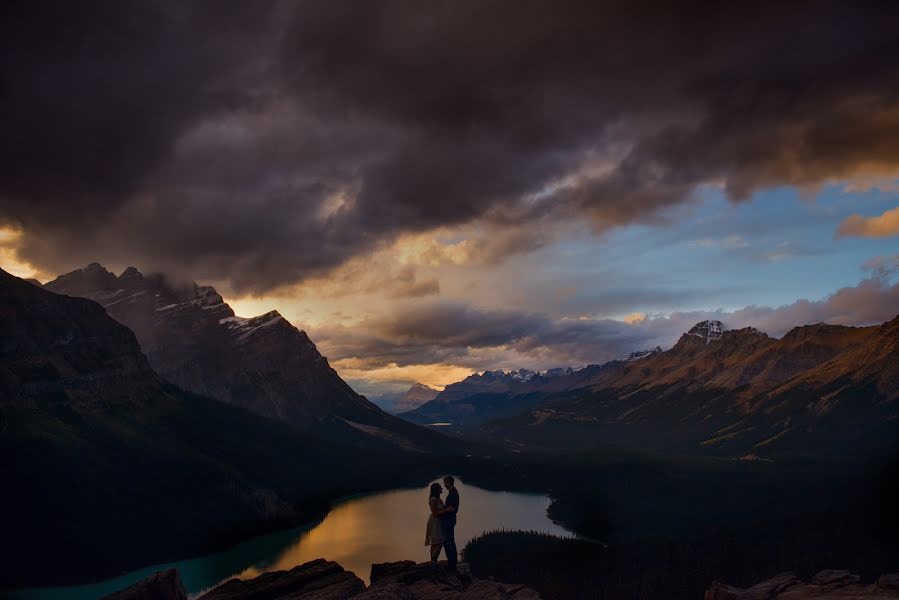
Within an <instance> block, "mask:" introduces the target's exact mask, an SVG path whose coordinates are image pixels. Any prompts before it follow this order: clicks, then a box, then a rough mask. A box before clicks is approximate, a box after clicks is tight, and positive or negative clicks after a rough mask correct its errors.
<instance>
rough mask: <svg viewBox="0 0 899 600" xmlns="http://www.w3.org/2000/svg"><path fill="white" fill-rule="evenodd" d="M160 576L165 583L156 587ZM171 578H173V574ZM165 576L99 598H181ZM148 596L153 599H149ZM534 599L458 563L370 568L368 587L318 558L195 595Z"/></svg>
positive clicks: (313, 599)
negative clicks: (449, 567)
mask: <svg viewBox="0 0 899 600" xmlns="http://www.w3.org/2000/svg"><path fill="white" fill-rule="evenodd" d="M162 575H166V580H167V581H168V583H169V584H170V585H168V586H167V588H166V589H168V588H171V589H172V590H174V591H173V592H172V593H171V594H167V593H165V591H164V590H163V589H162V588H161V587H160V586H159V585H158V580H159V579H160V576H162ZM175 577H176V578H177V575H175ZM170 579H171V572H166V573H157V574H155V575H152V576H151V577H149V578H147V579H145V580H143V581H141V582H139V583H137V584H135V585H133V586H131V587H130V588H127V589H126V590H123V591H122V592H117V593H115V594H111V595H109V596H107V597H106V598H104V599H103V600H131V599H132V598H134V599H137V598H153V600H182V598H183V596H181V595H178V590H180V589H183V586H180V580H178V581H177V582H176V583H177V584H179V585H171V581H169V580H170ZM141 591H145V592H146V594H145V595H140V592H141ZM150 594H154V595H150ZM348 598H352V599H354V600H540V596H539V595H538V594H537V592H535V591H534V590H532V589H530V588H527V587H525V586H522V585H513V584H506V583H499V582H496V581H485V580H481V579H475V578H473V577H472V576H471V573H470V571H469V570H468V565H466V564H465V563H462V564H460V565H459V570H458V572H457V573H454V574H449V573H447V572H446V571H445V569H444V568H443V565H441V567H440V568H439V569H438V570H437V571H436V573H435V571H434V569H433V567H432V566H431V565H430V564H427V563H422V564H415V563H414V562H412V561H404V562H396V563H383V564H375V565H372V567H371V586H369V587H368V588H366V587H365V584H364V583H363V582H362V580H361V579H359V578H358V577H357V576H356V575H355V574H353V573H351V572H349V571H345V570H344V569H343V567H341V566H340V565H339V564H337V563H336V562H332V561H326V560H325V559H323V558H319V559H317V560H313V561H311V562H308V563H305V564H302V565H299V566H298V567H294V568H293V569H291V570H289V571H275V572H271V573H264V574H262V575H260V576H259V577H256V578H254V579H248V580H240V579H232V580H230V581H227V582H225V583H223V584H222V585H220V586H218V587H217V588H215V589H213V590H212V591H210V592H208V593H206V594H204V595H203V596H200V600H238V599H240V600H263V599H264V600H299V599H303V600H347V599H348Z"/></svg>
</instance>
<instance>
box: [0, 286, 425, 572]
mask: <svg viewBox="0 0 899 600" xmlns="http://www.w3.org/2000/svg"><path fill="white" fill-rule="evenodd" d="M0 331H2V332H3V335H2V337H0V480H2V482H3V493H2V494H0V513H2V514H4V515H7V516H8V517H9V518H7V519H6V520H5V521H4V529H3V543H2V544H0V562H2V564H3V565H4V569H2V570H0V589H5V588H6V587H7V586H20V585H27V584H49V583H64V582H70V581H79V580H80V581H85V580H89V579H91V578H97V577H101V576H105V575H110V574H114V573H119V572H122V571H123V570H127V569H133V568H135V567H138V566H142V565H145V564H152V563H159V562H165V561H168V560H172V559H175V558H180V557H184V556H189V555H192V554H198V553H202V552H208V551H211V550H214V549H217V548H219V547H221V546H223V545H225V544H228V543H230V542H234V541H236V540H238V539H240V538H243V537H248V536H250V535H252V534H254V533H259V532H260V531H263V530H270V529H273V528H283V527H286V526H293V525H295V524H297V523H300V522H308V521H309V520H311V519H314V518H315V517H317V516H319V515H321V514H322V512H323V511H324V510H326V509H327V508H328V506H329V504H330V502H331V501H332V500H333V499H334V498H336V497H338V496H341V495H344V494H349V493H356V492H360V491H364V490H370V489H378V488H379V487H382V486H389V485H391V481H392V480H393V481H394V482H396V483H400V482H403V481H402V480H403V478H414V477H416V473H417V471H416V470H415V468H416V467H415V465H417V464H419V462H418V461H419V460H420V459H418V458H417V456H418V455H416V454H413V453H400V452H391V453H389V454H387V453H384V454H382V453H380V452H379V451H378V450H375V449H372V450H368V451H366V452H360V451H359V450H358V448H354V447H350V446H343V445H338V444H333V443H331V442H329V441H326V440H323V439H321V438H318V437H316V436H313V435H311V434H308V433H305V432H301V431H299V430H297V429H296V428H294V427H291V426H288V425H286V424H284V423H280V422H277V421H274V420H271V419H266V418H263V417H260V416H257V415H255V414H253V413H250V412H248V411H246V410H244V409H240V408H237V407H234V406H229V405H227V404H224V403H222V402H218V401H215V400H211V399H207V398H204V397H201V396H197V395H195V394H192V393H189V392H185V391H183V390H181V389H179V388H177V387H176V386H174V385H173V384H171V383H169V382H167V381H166V380H164V379H163V378H162V377H160V376H159V375H158V374H157V373H155V372H154V371H153V369H152V368H151V364H150V362H149V361H148V360H147V358H146V357H145V356H144V354H143V353H142V352H141V349H140V346H139V344H138V341H137V339H136V338H135V335H134V334H133V333H132V332H131V331H130V330H129V329H128V328H127V327H125V326H124V325H121V324H120V323H118V322H116V321H115V320H113V319H111V318H110V317H109V315H107V313H106V311H105V310H104V309H103V307H102V306H100V305H99V304H97V303H96V302H93V301H91V300H87V299H83V298H71V297H67V296H62V295H57V294H55V293H52V292H50V291H47V290H44V289H41V288H40V287H38V286H35V285H33V284H31V283H29V282H26V281H24V280H22V279H18V278H16V277H14V276H12V275H10V274H8V273H6V272H5V271H2V270H0ZM426 476H427V475H422V474H419V475H418V477H426ZM404 482H405V483H408V482H409V481H408V480H406V481H404ZM137 541H139V543H137ZM47 564H52V565H53V568H52V569H49V570H48V569H47V568H46V565H47ZM50 578H52V580H50Z"/></svg>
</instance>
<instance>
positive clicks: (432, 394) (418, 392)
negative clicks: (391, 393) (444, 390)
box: [394, 383, 440, 413]
mask: <svg viewBox="0 0 899 600" xmlns="http://www.w3.org/2000/svg"><path fill="white" fill-rule="evenodd" d="M439 393H440V390H435V389H434V388H432V387H429V386H426V385H424V384H422V383H416V384H415V385H413V386H412V387H410V388H409V389H408V390H407V391H406V393H405V394H403V395H402V397H401V398H400V399H399V400H397V401H396V403H395V404H394V410H395V412H398V413H402V412H407V411H410V410H414V409H416V408H418V407H419V406H421V405H422V404H424V403H425V402H430V401H431V400H433V399H434V398H436V397H437V394H439Z"/></svg>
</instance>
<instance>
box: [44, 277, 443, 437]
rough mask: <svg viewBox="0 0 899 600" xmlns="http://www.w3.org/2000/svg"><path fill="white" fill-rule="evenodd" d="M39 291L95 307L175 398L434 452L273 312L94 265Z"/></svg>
mask: <svg viewBox="0 0 899 600" xmlns="http://www.w3.org/2000/svg"><path fill="white" fill-rule="evenodd" d="M45 288H46V289H48V290H51V291H53V292H56V293H59V294H66V295H70V296H81V297H85V298H89V299H91V300H94V301H96V302H98V303H100V304H101V305H102V306H103V307H104V308H106V310H107V312H108V313H109V315H110V316H111V317H113V318H114V319H115V320H117V321H119V322H120V323H122V324H124V325H126V326H127V327H128V328H129V329H131V330H132V331H133V332H134V333H135V335H136V336H137V339H138V341H139V342H140V347H141V349H142V350H143V351H144V352H145V353H146V355H147V358H148V359H149V361H150V365H151V366H152V367H153V368H154V369H155V370H156V371H157V372H158V373H159V374H160V375H161V376H162V377H164V378H165V379H167V380H169V381H171V382H173V383H175V384H176V385H178V386H179V387H181V388H182V389H186V390H188V391H191V392H194V393H197V394H201V395H204V396H208V397H210V398H215V399H216V400H220V401H222V402H227V403H229V404H234V405H237V406H240V407H243V408H246V409H248V410H250V411H252V412H255V413H257V414H261V415H263V416H266V417H269V418H274V419H278V420H281V421H285V422H287V423H290V424H291V425H293V426H295V427H298V428H300V429H304V430H308V431H314V432H316V433H317V434H319V435H323V436H326V437H329V438H331V439H335V440H338V441H344V442H352V443H356V444H359V445H366V446H375V447H379V446H380V447H401V448H404V449H418V450H427V449H429V448H431V447H433V446H436V445H439V444H441V443H442V436H439V435H437V434H436V433H434V432H431V431H428V430H425V429H423V428H419V427H416V426H415V425H412V424H410V423H407V422H405V421H403V420H402V419H398V418H396V417H394V416H392V415H389V414H387V413H385V412H383V411H382V410H381V409H379V408H378V407H377V406H375V405H374V404H372V403H371V402H369V401H368V400H367V399H366V398H364V397H363V396H360V395H359V394H357V393H356V392H355V391H353V389H352V388H350V386H349V385H347V384H346V382H344V381H343V379H341V378H340V376H339V375H338V374H337V372H336V371H335V370H334V369H332V368H331V366H330V365H329V364H328V360H327V359H326V358H325V357H324V356H322V355H321V354H320V353H319V352H318V349H317V348H316V347H315V344H313V343H312V341H311V340H310V339H309V337H308V336H307V335H306V333H305V332H304V331H301V330H300V329H297V328H296V327H294V326H293V325H292V324H291V323H290V322H289V321H287V319H285V318H284V317H282V316H281V315H280V314H279V313H278V312H277V311H272V312H269V313H266V314H264V315H259V316H257V317H252V318H243V317H238V316H236V315H235V314H234V311H233V310H232V309H231V307H230V306H228V304H227V303H225V302H224V300H223V299H222V297H221V296H220V295H219V294H218V293H217V292H216V291H215V289H213V288H212V287H209V286H198V285H196V284H193V283H185V284H173V283H171V282H168V281H167V280H166V279H165V278H163V277H162V276H159V275H149V276H144V275H143V274H142V273H140V272H139V271H138V270H137V269H135V268H134V267H129V268H128V269H126V270H125V271H124V272H123V273H122V274H121V275H119V276H116V275H114V274H113V273H110V272H109V271H107V270H106V269H105V268H103V267H102V266H101V265H99V264H96V263H94V264H91V265H88V266H87V267H86V268H84V269H79V270H77V271H73V272H71V273H68V274H66V275H61V276H60V277H58V278H56V279H55V280H53V281H51V282H49V283H47V284H46V286H45Z"/></svg>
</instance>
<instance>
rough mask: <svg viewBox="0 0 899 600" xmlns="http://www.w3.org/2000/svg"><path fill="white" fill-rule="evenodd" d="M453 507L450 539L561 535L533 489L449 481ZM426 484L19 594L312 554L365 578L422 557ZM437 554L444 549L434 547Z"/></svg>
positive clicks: (193, 576)
mask: <svg viewBox="0 0 899 600" xmlns="http://www.w3.org/2000/svg"><path fill="white" fill-rule="evenodd" d="M456 487H457V488H458V490H459V497H460V507H459V518H458V524H457V525H456V545H457V546H458V547H459V549H460V550H461V549H462V548H463V547H464V546H465V544H466V543H467V542H468V541H469V540H470V539H471V538H473V537H475V536H477V535H479V534H481V533H484V532H486V531H492V530H499V529H505V530H509V531H511V530H527V531H539V532H543V533H550V534H554V535H558V536H563V537H568V536H571V533H570V532H568V531H567V530H565V529H563V528H562V527H560V526H558V525H556V524H555V523H553V522H552V521H550V520H549V518H548V517H547V515H546V509H547V507H548V506H549V503H550V499H549V498H548V497H546V496H542V495H536V494H519V493H513V492H493V491H488V490H484V489H481V488H479V487H475V486H473V485H465V484H464V483H462V482H461V481H457V482H456ZM427 519H428V487H424V488H421V489H402V490H393V491H390V492H384V493H378V494H372V495H368V496H361V497H356V498H350V499H347V500H344V501H342V502H340V503H339V504H337V505H336V506H334V507H333V508H332V509H331V511H330V512H329V513H328V515H327V516H326V517H325V518H324V519H323V520H322V521H321V522H319V523H317V524H314V525H311V526H308V527H302V528H298V529H291V530H288V531H281V532H278V533H273V534H270V535H266V536H262V537H259V538H255V539H253V540H249V541H247V542H244V543H241V544H238V545H236V546H234V547H233V548H230V549H228V550H225V551H224V552H218V553H216V554H210V555H206V556H201V557H198V558H194V559H190V560H183V561H178V562H174V563H168V564H164V565H153V566H150V567H146V568H144V569H140V570H137V571H133V572H131V573H128V574H126V575H123V576H121V577H116V578H114V579H110V580H107V581H103V582H100V583H96V584H90V585H81V586H70V587H58V588H42V589H31V590H24V591H21V592H18V593H16V594H15V595H14V596H13V597H14V598H17V599H21V600H63V599H66V600H94V599H96V598H100V597H102V596H104V595H105V594H108V593H110V592H113V591H115V590H118V589H121V588H123V587H126V586H128V585H130V584H132V583H134V582H135V581H139V580H141V579H143V578H144V577H147V576H148V575H151V574H152V573H155V572H156V571H160V570H163V569H168V568H172V567H174V568H177V569H178V572H179V573H180V575H181V578H182V580H183V581H184V585H185V586H186V587H187V590H188V592H189V593H190V594H191V595H198V594H199V593H201V592H203V591H205V590H208V589H210V588H212V587H214V586H215V585H217V584H219V583H221V582H223V581H227V580H228V579H231V578H233V577H239V578H241V579H251V578H253V577H256V576H258V575H260V574H262V573H265V572H267V571H280V570H285V569H290V568H292V567H295V566H297V565H300V564H303V563H304V562H308V561H310V560H313V559H316V558H326V559H328V560H334V561H337V562H339V563H340V564H341V565H343V567H344V568H345V569H347V570H349V571H353V572H354V573H356V575H358V576H359V577H361V578H362V579H363V580H365V582H366V583H368V576H369V573H370V571H371V565H372V563H377V562H391V561H399V560H415V561H418V562H424V561H426V560H428V558H429V555H428V547H427V546H425V545H424V538H425V524H426V523H427ZM441 558H443V556H442V555H441Z"/></svg>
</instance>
